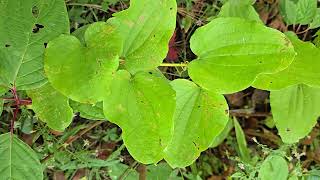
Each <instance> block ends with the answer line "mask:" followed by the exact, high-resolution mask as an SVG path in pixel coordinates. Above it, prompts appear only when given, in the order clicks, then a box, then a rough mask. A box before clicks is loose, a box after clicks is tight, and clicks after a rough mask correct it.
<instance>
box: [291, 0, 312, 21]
mask: <svg viewBox="0 0 320 180" xmlns="http://www.w3.org/2000/svg"><path fill="white" fill-rule="evenodd" d="M316 13H317V0H299V1H298V3H297V22H296V23H297V24H309V23H311V22H312V20H313V18H314V17H315V15H316Z"/></svg>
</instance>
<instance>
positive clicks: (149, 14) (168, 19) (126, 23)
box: [109, 0, 177, 73]
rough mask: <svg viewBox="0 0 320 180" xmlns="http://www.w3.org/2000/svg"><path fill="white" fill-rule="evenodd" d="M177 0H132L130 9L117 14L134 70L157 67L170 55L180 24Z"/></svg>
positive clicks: (127, 59)
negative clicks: (174, 34)
mask: <svg viewBox="0 0 320 180" xmlns="http://www.w3.org/2000/svg"><path fill="white" fill-rule="evenodd" d="M176 14H177V4H176V0H161V1H159V0H143V1H141V0H131V1H130V7H129V9H127V10H125V11H121V12H118V13H115V14H113V15H114V18H111V19H110V20H109V22H111V23H112V24H116V25H117V26H118V28H119V30H120V31H121V33H122V36H123V37H124V46H123V52H122V58H124V60H125V64H124V66H125V68H126V69H127V70H128V71H129V72H130V73H136V72H138V71H140V70H153V69H155V68H157V67H158V66H159V65H160V64H161V63H162V61H163V59H164V58H165V57H166V55H167V52H168V44H169V40H170V38H171V36H172V34H173V32H174V30H175V27H176Z"/></svg>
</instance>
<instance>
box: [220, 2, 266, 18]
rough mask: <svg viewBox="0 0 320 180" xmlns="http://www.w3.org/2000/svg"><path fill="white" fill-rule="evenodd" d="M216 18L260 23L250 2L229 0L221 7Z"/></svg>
mask: <svg viewBox="0 0 320 180" xmlns="http://www.w3.org/2000/svg"><path fill="white" fill-rule="evenodd" d="M218 17H239V18H243V19H247V20H253V21H256V22H259V23H262V21H261V19H260V16H259V14H258V13H257V12H256V10H255V9H254V7H253V6H252V5H251V1H243V0H229V1H228V2H226V3H225V4H224V5H223V6H222V7H221V10H220V12H219V15H218Z"/></svg>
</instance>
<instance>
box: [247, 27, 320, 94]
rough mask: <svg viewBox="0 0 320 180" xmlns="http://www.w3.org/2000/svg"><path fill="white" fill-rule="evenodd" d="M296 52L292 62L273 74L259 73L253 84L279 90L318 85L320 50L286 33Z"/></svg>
mask: <svg viewBox="0 0 320 180" xmlns="http://www.w3.org/2000/svg"><path fill="white" fill-rule="evenodd" d="M287 36H288V37H289V38H290V40H291V42H292V44H293V46H294V48H295V50H296V52H297V56H296V57H295V59H294V61H293V62H292V64H291V65H290V66H289V67H288V68H287V69H285V70H283V71H280V72H278V73H275V74H261V75H259V76H258V77H257V79H256V80H255V82H254V84H253V86H254V87H256V88H259V89H265V90H279V89H282V88H285V87H288V86H291V85H296V84H307V85H309V86H316V87H320V73H319V71H318V69H319V68H320V62H319V61H317V60H315V59H320V50H319V49H318V48H316V47H315V46H314V45H313V44H312V43H310V42H303V41H301V40H299V39H298V37H297V36H296V35H295V34H294V33H293V32H291V33H288V34H287Z"/></svg>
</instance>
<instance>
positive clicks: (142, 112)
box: [103, 70, 175, 164]
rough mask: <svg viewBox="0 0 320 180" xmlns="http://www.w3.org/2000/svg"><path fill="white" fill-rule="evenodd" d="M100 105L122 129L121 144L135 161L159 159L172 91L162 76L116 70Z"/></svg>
mask: <svg viewBox="0 0 320 180" xmlns="http://www.w3.org/2000/svg"><path fill="white" fill-rule="evenodd" d="M103 108H104V114H105V116H106V118H107V119H108V120H110V121H111V122H113V123H115V124H117V125H118V126H120V128H121V129H122V138H123V141H124V144H125V145H126V147H127V149H128V151H129V152H130V154H131V155H132V156H133V157H134V158H135V159H136V160H137V161H139V162H142V163H145V164H151V163H157V162H158V161H160V160H161V159H163V157H164V152H163V150H164V149H165V148H166V147H167V145H168V143H169V141H170V139H171V136H172V131H173V113H174V109H175V92H174V90H173V89H172V88H171V86H170V84H169V83H168V81H167V80H166V79H163V78H162V77H159V76H158V75H155V74H154V73H152V72H139V73H137V74H135V75H134V76H131V75H130V74H129V72H127V71H124V70H121V71H118V72H117V73H116V74H115V78H114V81H113V83H112V88H111V93H110V94H109V95H106V97H105V100H104V103H103Z"/></svg>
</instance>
